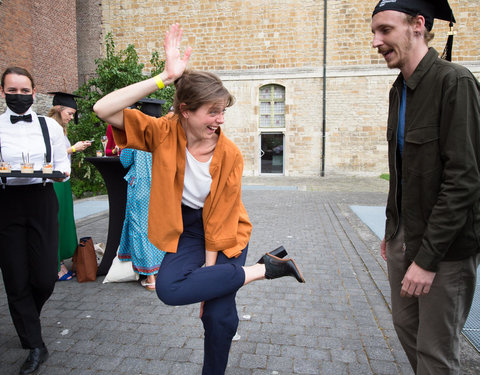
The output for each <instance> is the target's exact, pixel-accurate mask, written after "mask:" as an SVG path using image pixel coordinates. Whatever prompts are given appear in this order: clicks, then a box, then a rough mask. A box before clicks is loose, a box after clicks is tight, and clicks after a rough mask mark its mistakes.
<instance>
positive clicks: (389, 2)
mask: <svg viewBox="0 0 480 375" xmlns="http://www.w3.org/2000/svg"><path fill="white" fill-rule="evenodd" d="M385 10H395V11H397V12H402V13H406V14H409V15H411V16H416V15H419V14H421V15H422V16H423V17H424V18H425V27H426V28H427V30H428V31H431V30H432V28H433V20H434V19H435V18H436V19H439V20H443V21H448V22H449V23H450V33H449V34H448V39H447V44H446V46H445V49H444V51H443V54H442V58H444V59H445V60H448V61H451V60H452V46H453V35H454V32H453V24H454V23H455V22H456V21H455V17H454V16H453V12H452V8H450V5H449V4H448V0H380V1H379V2H378V4H377V6H376V7H375V9H374V10H373V14H372V17H373V16H374V15H375V14H377V13H379V12H383V11H385Z"/></svg>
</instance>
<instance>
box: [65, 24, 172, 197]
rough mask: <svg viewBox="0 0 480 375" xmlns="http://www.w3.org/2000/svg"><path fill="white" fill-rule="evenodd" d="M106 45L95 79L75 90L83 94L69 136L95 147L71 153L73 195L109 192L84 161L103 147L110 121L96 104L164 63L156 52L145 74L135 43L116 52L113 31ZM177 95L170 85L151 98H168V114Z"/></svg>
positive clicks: (159, 67) (107, 37)
mask: <svg viewBox="0 0 480 375" xmlns="http://www.w3.org/2000/svg"><path fill="white" fill-rule="evenodd" d="M105 44H106V57H105V58H101V59H97V60H95V63H96V65H97V69H96V76H95V78H92V79H90V80H88V82H87V83H85V84H84V85H82V86H81V87H80V88H79V89H78V90H77V91H76V92H75V94H77V95H80V96H81V98H78V100H77V104H78V114H79V120H78V124H75V123H73V122H72V123H71V124H69V126H68V137H69V139H70V141H71V143H72V144H74V143H75V142H78V141H81V140H88V139H89V140H92V139H93V140H94V142H93V144H92V146H90V147H89V148H87V149H86V150H85V152H81V153H75V154H73V155H72V178H71V184H72V191H73V194H74V195H75V197H77V198H82V197H85V196H89V195H98V194H105V193H106V188H105V184H104V182H103V178H102V177H101V175H100V173H99V172H98V171H97V169H96V168H95V167H94V166H93V165H92V164H91V163H89V162H86V161H85V158H86V157H90V156H95V153H96V150H102V148H103V147H102V144H101V142H100V138H101V136H103V135H105V133H106V130H107V124H106V123H105V122H103V121H102V120H100V119H99V118H98V117H97V115H96V114H95V112H93V105H94V104H95V103H96V102H97V101H98V100H99V99H100V98H101V97H103V96H104V95H106V94H108V93H110V92H112V91H115V90H117V89H119V88H121V87H125V86H128V85H130V84H132V83H135V82H139V81H142V80H144V79H146V78H150V77H153V76H154V75H157V74H159V73H160V72H161V71H162V70H163V67H164V64H165V62H164V61H162V60H160V58H159V54H158V52H157V51H154V52H153V53H152V58H151V59H150V63H151V65H152V69H151V71H150V74H149V75H144V74H143V73H142V72H143V68H144V64H141V63H139V61H138V55H137V52H136V51H135V47H134V46H133V45H131V44H130V45H128V46H127V48H126V49H124V50H122V51H120V52H118V53H116V52H115V43H114V41H113V36H112V34H111V33H108V34H107V36H106V37H105ZM174 94H175V88H174V87H173V85H170V86H167V87H165V89H163V90H158V91H156V92H155V93H153V94H152V95H150V96H149V97H151V98H157V99H163V100H165V101H166V102H165V104H164V105H163V107H162V112H163V114H165V113H166V112H167V111H168V108H170V106H171V105H172V102H173V96H174Z"/></svg>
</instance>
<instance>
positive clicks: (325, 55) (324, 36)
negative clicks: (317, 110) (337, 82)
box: [320, 0, 327, 177]
mask: <svg viewBox="0 0 480 375" xmlns="http://www.w3.org/2000/svg"><path fill="white" fill-rule="evenodd" d="M326 105H327V0H324V1H323V105H322V107H323V108H322V111H323V114H322V170H321V172H320V176H321V177H323V176H325V137H326V112H327V111H326Z"/></svg>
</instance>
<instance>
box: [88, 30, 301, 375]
mask: <svg viewBox="0 0 480 375" xmlns="http://www.w3.org/2000/svg"><path fill="white" fill-rule="evenodd" d="M182 33H183V31H182V29H181V28H180V26H179V25H178V24H174V25H172V26H171V27H170V30H169V31H168V32H167V33H166V36H165V39H164V49H165V55H166V62H165V69H164V71H163V72H162V73H160V74H159V75H157V76H155V77H152V78H149V79H146V80H144V81H141V82H137V83H134V84H133V85H130V86H127V87H124V88H121V89H119V90H116V91H113V92H111V93H109V94H107V95H106V96H104V97H103V98H102V99H100V100H99V101H98V102H97V103H96V104H95V105H94V107H93V108H94V111H95V112H96V113H97V115H98V116H99V117H100V118H102V119H103V120H105V121H107V122H108V123H110V124H112V126H113V131H114V136H115V140H116V141H117V144H118V145H119V146H120V147H122V148H124V147H129V148H135V149H139V150H143V151H149V152H151V153H152V189H151V195H150V210H149V218H148V237H149V239H150V240H151V241H152V243H153V244H154V245H155V246H156V247H157V248H159V249H161V250H163V251H165V256H164V258H163V261H162V264H161V266H160V269H159V271H158V274H157V279H156V292H157V296H158V297H159V298H160V300H161V301H162V302H164V303H166V304H168V305H174V306H176V305H187V304H193V303H201V305H200V306H201V308H200V317H201V320H202V323H203V327H204V330H205V336H204V361H203V370H202V374H204V375H222V374H224V373H225V368H226V366H227V362H228V354H229V351H230V346H231V343H232V338H233V337H234V335H235V332H236V329H237V326H238V322H239V319H238V314H237V308H236V303H235V297H236V293H237V291H238V290H239V289H240V288H241V287H242V286H244V285H247V284H249V283H251V282H254V281H256V280H264V279H276V278H280V277H284V276H291V277H295V278H296V279H297V281H298V282H302V283H303V282H305V280H304V279H303V276H302V275H301V272H300V270H299V269H298V267H297V266H296V264H295V262H294V261H293V259H282V258H281V257H284V256H285V255H286V251H285V249H283V247H280V248H278V249H275V250H274V251H272V252H268V253H266V254H265V255H264V256H263V257H262V258H261V259H260V260H259V261H258V262H257V263H255V264H253V265H250V266H245V260H246V257H247V252H248V243H249V240H250V234H251V230H252V224H251V223H250V220H249V218H248V214H247V211H246V209H245V207H244V205H243V203H242V200H241V192H242V188H241V181H242V171H243V158H242V154H241V152H240V150H239V149H238V147H237V146H236V145H235V144H234V143H233V142H232V141H231V140H229V139H228V138H227V137H226V136H225V135H224V133H223V131H222V129H221V128H222V125H223V123H224V115H225V110H226V108H228V107H230V106H231V105H233V103H234V98H233V96H232V95H231V94H230V93H229V92H228V90H227V89H226V88H225V86H224V85H223V83H222V81H221V80H220V79H219V78H218V77H217V76H216V75H215V74H212V73H209V72H202V71H190V70H186V65H187V63H188V60H189V57H190V54H191V49H190V48H187V50H186V52H185V53H184V55H183V57H182V56H181V55H180V50H179V46H180V42H181V37H182ZM171 83H174V84H175V99H174V108H175V113H174V114H173V115H171V114H170V115H168V116H163V117H160V118H155V117H152V116H147V115H146V114H144V113H142V112H141V111H138V110H133V109H128V108H127V107H129V106H131V105H132V104H134V103H136V102H137V101H138V100H140V99H141V98H143V97H146V96H148V95H150V94H152V93H153V92H155V91H156V90H158V89H162V88H163V87H165V86H166V85H169V84H171Z"/></svg>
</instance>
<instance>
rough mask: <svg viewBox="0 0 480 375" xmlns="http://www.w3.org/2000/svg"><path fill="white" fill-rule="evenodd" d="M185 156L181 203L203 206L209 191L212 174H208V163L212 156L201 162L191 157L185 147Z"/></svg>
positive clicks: (190, 205) (195, 206) (197, 206)
mask: <svg viewBox="0 0 480 375" xmlns="http://www.w3.org/2000/svg"><path fill="white" fill-rule="evenodd" d="M185 150H186V153H187V157H186V164H185V178H184V181H183V195H182V204H184V205H186V206H188V207H191V208H194V209H199V208H202V207H203V204H204V203H205V199H206V198H207V195H208V194H209V193H210V186H211V185H212V176H211V175H210V163H211V162H212V157H213V155H212V157H211V158H210V159H209V160H208V161H206V162H201V161H198V160H197V159H195V158H194V157H193V155H192V154H190V152H188V150H187V149H186V148H185Z"/></svg>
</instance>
